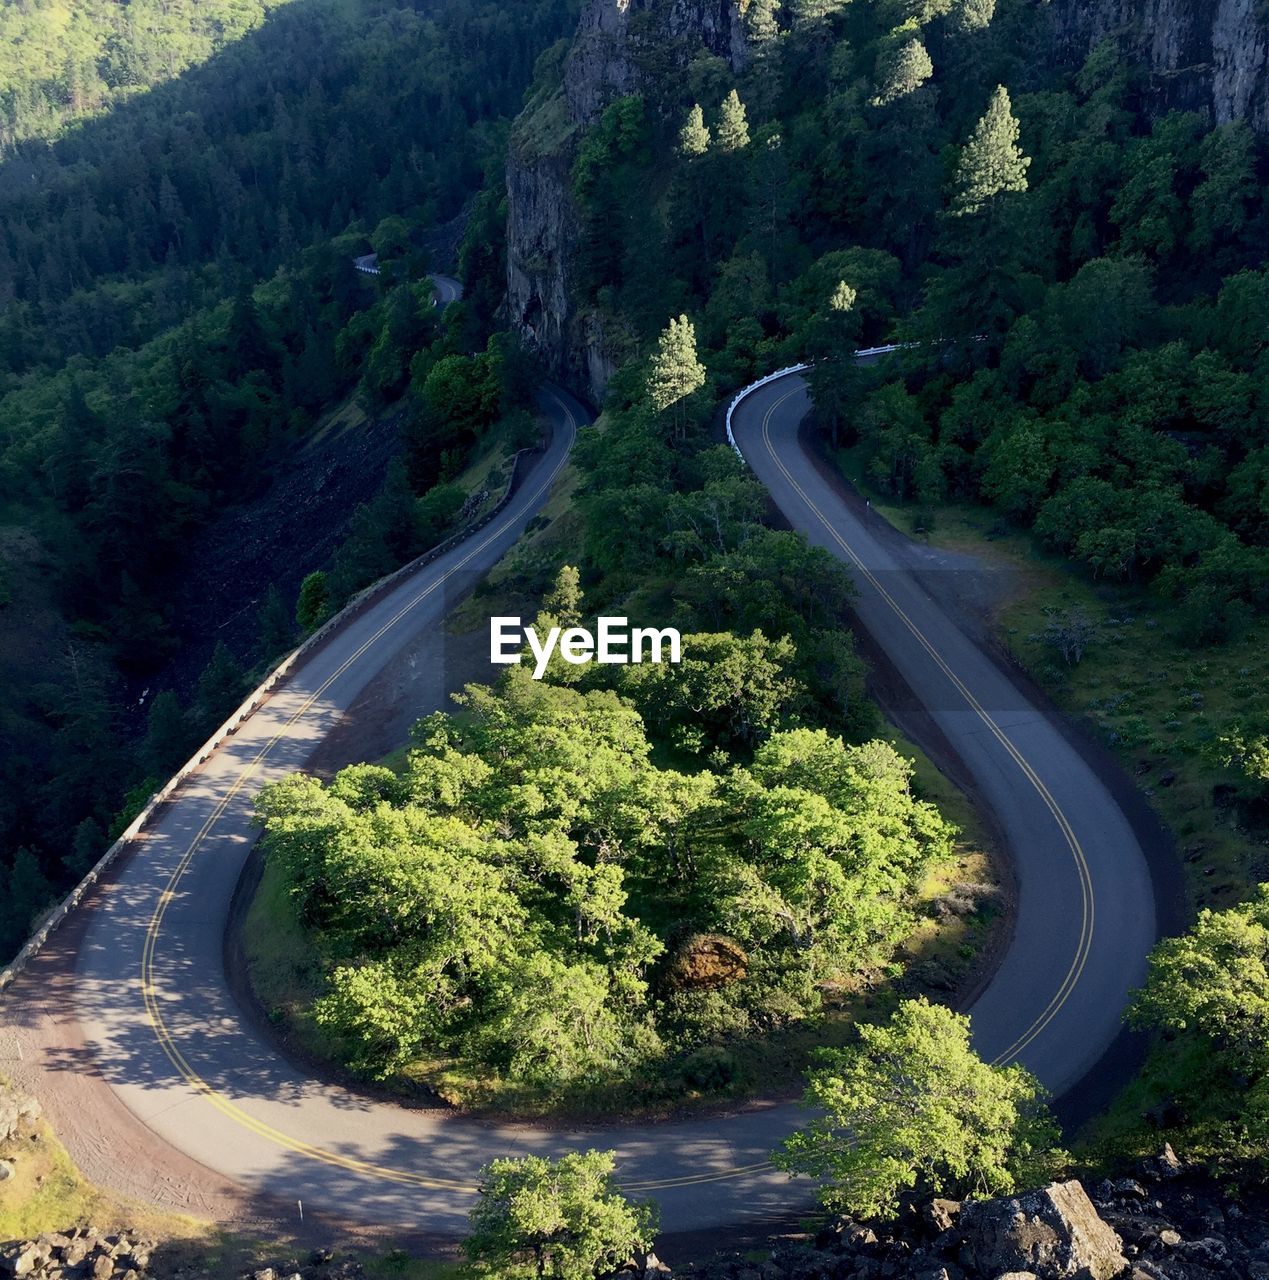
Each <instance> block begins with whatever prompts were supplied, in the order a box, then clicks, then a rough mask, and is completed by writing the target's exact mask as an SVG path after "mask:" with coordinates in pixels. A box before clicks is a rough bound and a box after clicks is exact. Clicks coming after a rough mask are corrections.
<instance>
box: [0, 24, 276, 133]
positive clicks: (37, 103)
mask: <svg viewBox="0 0 1269 1280" xmlns="http://www.w3.org/2000/svg"><path fill="white" fill-rule="evenodd" d="M287 2H288V0H130V2H129V3H120V0H73V2H70V0H21V2H20V3H14V4H7V5H5V6H4V8H3V9H0V85H3V86H4V89H3V91H2V92H0V120H2V122H3V123H2V124H0V155H4V154H5V153H7V152H10V151H11V150H12V149H13V148H14V147H15V145H16V144H19V143H22V142H25V141H27V140H28V139H31V138H40V139H47V138H51V137H54V136H56V134H57V133H58V131H59V129H60V128H61V127H62V126H63V125H64V124H65V123H66V122H67V121H70V120H76V119H79V118H81V117H83V116H87V115H93V114H95V113H98V112H101V111H105V110H108V109H109V108H110V107H112V106H113V105H115V104H116V103H117V102H118V101H119V100H120V99H122V98H125V97H127V96H129V95H130V94H136V93H140V92H142V91H144V90H145V89H148V88H149V87H150V86H151V85H155V84H159V83H161V82H162V81H164V80H170V79H171V78H172V77H173V76H175V75H178V74H179V73H180V72H182V71H184V70H185V68H186V67H190V66H193V65H195V64H196V63H199V62H203V61H205V60H206V59H207V58H208V57H210V56H211V55H212V54H213V53H215V52H216V51H217V50H219V49H222V48H224V46H225V45H227V44H231V43H232V42H234V41H235V40H238V39H240V38H241V37H242V36H244V35H246V34H247V33H248V32H249V31H251V30H253V29H254V28H256V27H258V26H259V25H260V24H261V22H263V21H264V19H265V17H266V16H267V15H268V13H269V12H270V11H271V10H273V9H276V8H277V7H278V6H279V5H281V4H286V3H287Z"/></svg>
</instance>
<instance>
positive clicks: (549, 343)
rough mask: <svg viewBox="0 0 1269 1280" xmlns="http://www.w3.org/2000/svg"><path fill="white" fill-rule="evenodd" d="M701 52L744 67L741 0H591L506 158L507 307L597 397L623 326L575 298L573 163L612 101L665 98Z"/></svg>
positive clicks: (550, 358) (564, 372) (556, 363)
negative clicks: (558, 74) (557, 82)
mask: <svg viewBox="0 0 1269 1280" xmlns="http://www.w3.org/2000/svg"><path fill="white" fill-rule="evenodd" d="M702 53H706V54H712V55H714V56H716V57H722V58H725V59H726V60H727V61H728V63H729V64H730V65H731V67H732V69H733V70H737V71H738V70H739V69H740V67H741V65H742V63H743V60H744V53H745V43H744V35H743V31H742V27H741V22H740V16H739V13H738V10H737V6H736V4H735V3H734V0H588V2H587V4H586V5H585V7H584V9H583V11H582V16H581V20H580V23H579V25H578V31H577V36H576V39H575V40H574V42H573V47H572V49H571V51H570V52H569V56H568V59H567V62H566V63H565V68H564V76H563V84H562V85H561V86H559V87H558V88H556V89H554V90H546V91H543V92H541V93H539V95H538V96H537V97H536V98H535V99H534V101H533V102H531V103H530V104H529V106H528V108H527V109H526V110H525V112H524V114H523V115H522V116H521V117H520V119H519V120H518V121H517V123H516V127H515V129H514V131H513V133H512V138H511V147H510V150H509V154H508V159H507V309H508V313H509V317H510V319H511V321H512V323H513V324H515V325H516V326H517V327H518V328H519V330H520V332H521V334H522V336H523V337H524V338H525V340H526V341H527V342H528V343H529V345H530V346H532V347H533V348H534V349H536V350H537V351H538V352H539V353H540V354H541V356H542V357H543V358H544V360H545V361H546V364H547V366H548V367H549V368H550V369H551V371H552V372H553V373H554V374H555V375H556V376H557V377H559V378H560V379H562V380H563V381H564V382H566V383H567V384H568V385H569V386H570V387H572V388H573V389H574V390H576V391H577V392H579V393H580V394H582V395H584V396H588V397H589V398H590V399H592V400H595V401H598V400H600V399H601V398H602V396H603V391H604V387H605V385H606V383H607V381H608V378H609V377H610V376H611V374H612V372H613V369H614V367H615V365H616V363H617V360H618V356H619V354H620V352H621V350H622V348H623V335H621V334H620V333H618V332H614V330H613V322H612V320H611V319H610V318H608V317H605V316H603V315H602V314H601V313H600V312H599V311H597V310H595V309H593V308H582V307H579V306H578V305H577V303H576V297H575V293H574V291H573V289H572V287H571V285H572V264H571V259H572V255H573V252H574V249H575V246H576V244H577V239H578V236H579V234H580V230H581V224H580V219H579V217H578V214H577V210H576V208H575V207H574V204H573V201H572V198H571V196H570V191H569V171H570V168H571V166H572V162H573V159H574V156H575V155H576V149H577V145H578V142H579V140H580V137H581V135H582V134H583V132H584V131H585V129H586V127H587V126H588V125H590V124H592V123H593V122H594V121H595V120H596V119H597V118H598V117H599V115H600V113H601V112H602V111H603V109H604V107H605V106H607V105H608V103H610V102H612V101H613V100H614V99H615V98H619V97H623V96H625V95H628V94H632V93H644V94H649V95H651V96H654V97H655V96H657V94H658V93H659V91H660V87H661V86H664V85H666V84H669V83H673V81H674V79H675V77H677V76H679V75H681V74H682V72H683V71H684V69H685V68H686V67H687V66H688V64H689V63H690V62H691V61H692V60H693V59H694V58H696V57H698V56H700V55H701V54H702Z"/></svg>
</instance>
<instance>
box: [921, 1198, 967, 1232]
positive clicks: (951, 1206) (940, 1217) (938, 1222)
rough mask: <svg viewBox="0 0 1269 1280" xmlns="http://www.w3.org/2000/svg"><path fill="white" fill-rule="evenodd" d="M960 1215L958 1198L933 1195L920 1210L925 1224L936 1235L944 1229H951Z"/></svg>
mask: <svg viewBox="0 0 1269 1280" xmlns="http://www.w3.org/2000/svg"><path fill="white" fill-rule="evenodd" d="M960 1216H961V1202H960V1201H959V1200H941V1199H939V1198H937V1197H935V1199H933V1200H931V1201H930V1202H929V1204H927V1205H925V1206H924V1207H923V1208H922V1210H921V1217H922V1219H923V1220H924V1222H925V1225H926V1226H927V1227H928V1228H929V1229H930V1231H931V1232H932V1233H933V1234H934V1235H936V1236H937V1235H941V1234H942V1233H943V1232H944V1231H949V1230H951V1228H952V1227H954V1226H955V1225H956V1221H957V1219H958V1218H959V1217H960Z"/></svg>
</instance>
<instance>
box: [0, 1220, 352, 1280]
mask: <svg viewBox="0 0 1269 1280" xmlns="http://www.w3.org/2000/svg"><path fill="white" fill-rule="evenodd" d="M224 1266H225V1264H224V1263H223V1261H221V1260H213V1259H211V1258H207V1257H200V1256H199V1255H198V1254H197V1252H196V1251H191V1250H190V1248H189V1247H188V1246H186V1247H177V1248H173V1249H167V1248H166V1247H165V1246H163V1245H161V1244H158V1243H156V1242H155V1241H153V1240H147V1239H143V1238H141V1237H139V1236H137V1235H136V1234H135V1233H130V1232H127V1231H123V1232H117V1233H114V1234H105V1233H103V1232H101V1231H98V1229H97V1228H96V1227H75V1228H73V1229H71V1230H70V1231H67V1232H60V1231H46V1232H45V1233H44V1234H43V1235H41V1236H39V1237H37V1238H36V1239H34V1240H15V1241H12V1242H10V1243H9V1244H2V1245H0V1277H13V1278H14V1280H212V1277H213V1276H226V1275H233V1276H234V1280H364V1276H365V1270H364V1268H363V1267H362V1265H361V1263H360V1262H358V1261H357V1259H355V1258H342V1259H339V1258H336V1257H335V1254H334V1253H333V1252H332V1251H331V1250H330V1249H314V1250H313V1252H312V1253H311V1254H310V1255H309V1257H308V1261H307V1262H306V1263H301V1262H300V1261H299V1259H297V1258H287V1259H284V1260H282V1261H280V1262H277V1263H270V1264H269V1265H267V1266H261V1267H253V1268H252V1269H250V1270H246V1271H239V1272H237V1273H234V1272H232V1271H229V1272H227V1271H226V1270H225V1269H224Z"/></svg>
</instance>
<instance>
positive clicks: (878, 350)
mask: <svg viewBox="0 0 1269 1280" xmlns="http://www.w3.org/2000/svg"><path fill="white" fill-rule="evenodd" d="M920 345H921V344H920V343H918V342H891V343H887V345H886V346H884V347H861V348H859V350H857V351H856V352H855V359H856V360H862V359H864V358H865V357H867V356H888V355H889V354H890V353H891V352H892V351H903V350H906V349H907V348H909V347H917V346H920ZM810 367H811V366H810V365H809V364H791V365H789V366H788V367H787V368H784V369H777V370H776V371H775V373H769V374H767V376H766V377H765V378H759V379H758V381H757V382H751V383H750V384H749V385H748V386H747V387H742V388H741V389H740V390H739V391H737V392H736V394H735V396H734V397H733V399H732V402H731V404H729V405H728V406H727V443H728V444H729V445H731V447H732V448H733V449H735V451H736V457H738V458H739V459H740V460H741V462H745V455H744V454H743V453H741V452H740V446H739V445H738V444H737V443H736V436H735V433H734V432H733V431H732V429H731V419H732V415H733V414H734V413H735V412H736V410H737V408H739V406H740V402H741V401H742V400H744V399H745V398H746V397H747V396H751V395H753V393H754V392H755V391H757V390H759V389H760V388H762V387H765V386H767V385H768V384H769V383H772V382H778V381H779V380H780V379H781V378H787V377H789V376H790V375H791V374H794V373H805V372H806V371H807V370H808V369H809V368H810ZM745 465H746V466H748V465H749V464H748V463H745Z"/></svg>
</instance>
